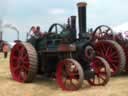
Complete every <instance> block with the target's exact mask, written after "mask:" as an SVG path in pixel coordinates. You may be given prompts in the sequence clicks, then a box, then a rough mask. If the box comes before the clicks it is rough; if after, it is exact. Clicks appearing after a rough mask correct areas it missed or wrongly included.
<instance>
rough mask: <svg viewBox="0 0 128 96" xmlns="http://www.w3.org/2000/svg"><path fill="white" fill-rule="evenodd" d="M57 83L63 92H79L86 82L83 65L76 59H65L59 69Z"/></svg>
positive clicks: (60, 63)
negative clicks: (84, 81)
mask: <svg viewBox="0 0 128 96" xmlns="http://www.w3.org/2000/svg"><path fill="white" fill-rule="evenodd" d="M56 79H57V83H58V84H59V86H60V87H61V88H62V89H63V90H67V91H75V90H78V89H79V88H80V87H81V85H82V83H83V80H84V73H83V69H82V67H81V65H80V64H79V63H78V62H77V61H76V60H74V59H65V60H62V61H61V62H59V64H58V67H57V77H56Z"/></svg>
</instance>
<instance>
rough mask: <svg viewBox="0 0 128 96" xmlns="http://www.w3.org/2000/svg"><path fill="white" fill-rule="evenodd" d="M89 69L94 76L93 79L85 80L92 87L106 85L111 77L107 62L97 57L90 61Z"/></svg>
mask: <svg viewBox="0 0 128 96" xmlns="http://www.w3.org/2000/svg"><path fill="white" fill-rule="evenodd" d="M91 67H92V69H93V71H94V72H95V75H94V77H93V78H91V79H89V80H87V81H88V83H89V84H91V85H93V86H104V85H106V84H107V83H108V81H109V79H110V76H111V73H110V67H109V64H108V62H107V61H106V60H105V59H104V58H102V57H99V56H97V57H96V58H94V59H93V60H92V62H91Z"/></svg>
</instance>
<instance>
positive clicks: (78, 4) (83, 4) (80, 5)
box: [77, 2, 87, 7]
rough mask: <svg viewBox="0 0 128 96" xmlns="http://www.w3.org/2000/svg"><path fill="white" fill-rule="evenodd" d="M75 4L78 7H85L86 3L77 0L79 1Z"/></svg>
mask: <svg viewBox="0 0 128 96" xmlns="http://www.w3.org/2000/svg"><path fill="white" fill-rule="evenodd" d="M77 6H78V7H85V6H87V3H86V2H79V3H77Z"/></svg>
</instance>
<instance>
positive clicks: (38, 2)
mask: <svg viewBox="0 0 128 96" xmlns="http://www.w3.org/2000/svg"><path fill="white" fill-rule="evenodd" d="M79 1H85V2H87V3H88V5H87V26H88V28H90V27H92V28H95V27H96V26H98V25H101V24H105V25H109V26H117V25H121V24H124V23H127V22H128V12H127V10H128V0H0V18H1V19H2V20H3V22H4V23H9V24H13V25H14V26H17V28H18V29H19V30H20V39H22V40H25V36H26V32H27V31H28V30H29V28H30V27H31V26H32V25H40V26H41V29H42V31H47V30H48V28H49V27H50V25H51V24H52V23H55V22H59V23H61V24H63V23H65V22H66V19H67V17H69V16H71V15H77V6H76V3H77V2H79ZM4 39H5V40H7V41H12V40H14V39H16V33H15V32H14V31H11V30H10V29H6V30H5V31H4Z"/></svg>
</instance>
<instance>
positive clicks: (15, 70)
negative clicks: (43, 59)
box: [10, 43, 38, 82]
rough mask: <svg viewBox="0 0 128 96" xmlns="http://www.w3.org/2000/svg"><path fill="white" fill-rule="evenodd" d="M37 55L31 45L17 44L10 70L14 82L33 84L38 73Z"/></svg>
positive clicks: (12, 53) (12, 55)
mask: <svg viewBox="0 0 128 96" xmlns="http://www.w3.org/2000/svg"><path fill="white" fill-rule="evenodd" d="M37 64H38V63H37V53H36V51H35V49H34V48H33V46H32V45H31V44H29V43H17V44H16V45H15V46H14V47H13V48H12V51H11V57H10V70H11V74H12V77H13V79H14V80H16V81H18V82H31V81H32V80H33V79H34V78H35V76H36V72H37Z"/></svg>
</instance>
